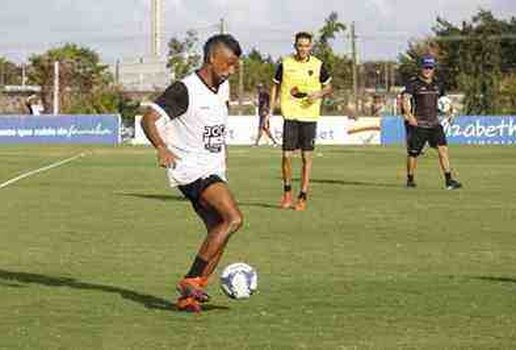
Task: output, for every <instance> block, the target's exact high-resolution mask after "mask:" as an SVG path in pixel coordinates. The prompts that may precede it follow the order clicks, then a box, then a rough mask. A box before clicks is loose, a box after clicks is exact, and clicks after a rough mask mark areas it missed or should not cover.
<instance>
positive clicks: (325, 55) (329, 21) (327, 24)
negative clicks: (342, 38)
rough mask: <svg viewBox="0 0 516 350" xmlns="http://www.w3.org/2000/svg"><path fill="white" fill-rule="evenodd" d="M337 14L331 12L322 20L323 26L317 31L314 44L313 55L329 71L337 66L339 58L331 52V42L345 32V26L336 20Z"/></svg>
mask: <svg viewBox="0 0 516 350" xmlns="http://www.w3.org/2000/svg"><path fill="white" fill-rule="evenodd" d="M338 18H339V16H338V14H337V12H331V13H330V15H329V16H328V17H327V18H326V19H325V20H324V25H323V26H322V27H321V29H319V32H318V35H317V37H316V38H315V42H314V49H313V52H314V55H315V56H317V57H318V58H320V59H321V60H322V61H323V62H324V63H325V64H326V65H327V67H328V69H329V70H330V71H331V70H333V68H334V67H335V65H336V64H337V61H338V60H339V57H338V56H337V55H335V53H334V52H333V47H332V46H331V41H333V40H334V39H335V38H336V36H337V34H338V33H340V32H344V31H345V30H346V25H345V24H344V23H342V22H339V20H338Z"/></svg>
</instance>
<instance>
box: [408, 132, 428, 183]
mask: <svg viewBox="0 0 516 350" xmlns="http://www.w3.org/2000/svg"><path fill="white" fill-rule="evenodd" d="M425 143H426V134H425V130H423V129H421V128H416V127H412V128H411V129H410V131H409V132H408V135H407V183H406V186H407V187H416V182H415V180H414V178H415V175H416V174H415V173H416V167H417V157H419V155H420V154H421V150H422V149H423V147H424V145H425Z"/></svg>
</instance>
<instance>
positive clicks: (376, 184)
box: [310, 179, 403, 188]
mask: <svg viewBox="0 0 516 350" xmlns="http://www.w3.org/2000/svg"><path fill="white" fill-rule="evenodd" d="M310 182H313V183H316V184H328V185H342V186H364V187H390V188H402V187H403V186H402V185H400V184H392V183H390V184H389V183H380V182H367V181H349V180H335V179H312V180H310Z"/></svg>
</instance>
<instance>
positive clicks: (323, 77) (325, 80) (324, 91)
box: [307, 63, 333, 102]
mask: <svg viewBox="0 0 516 350" xmlns="http://www.w3.org/2000/svg"><path fill="white" fill-rule="evenodd" d="M319 82H320V83H321V87H322V88H321V90H318V91H313V92H311V93H310V94H308V96H307V98H308V101H309V102H315V101H316V100H318V99H322V98H325V97H326V96H329V95H330V94H331V93H332V92H333V87H332V85H331V75H330V73H329V72H328V69H327V68H326V65H325V64H324V63H323V64H322V66H321V70H320V73H319Z"/></svg>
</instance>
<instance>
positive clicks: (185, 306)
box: [176, 297, 202, 313]
mask: <svg viewBox="0 0 516 350" xmlns="http://www.w3.org/2000/svg"><path fill="white" fill-rule="evenodd" d="M176 309H177V310H178V311H184V312H194V313H198V312H201V311H202V308H201V305H200V304H199V302H198V301H197V300H195V298H192V297H179V298H178V299H177V301H176Z"/></svg>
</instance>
